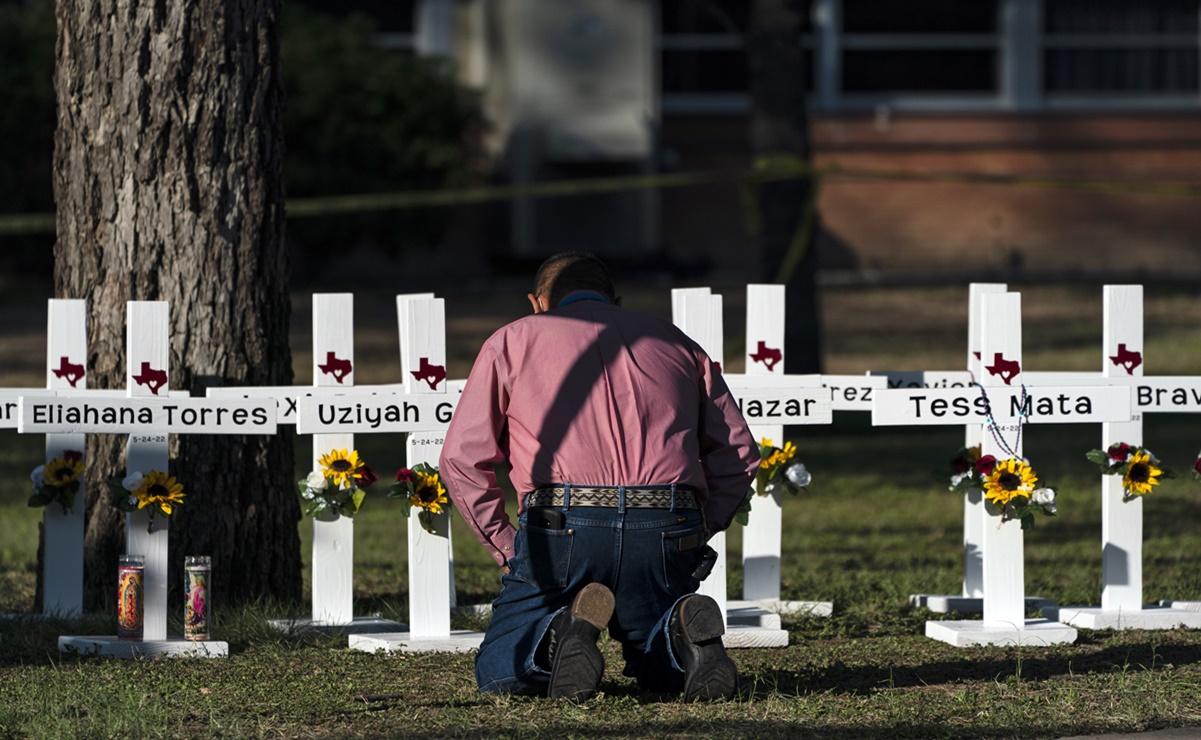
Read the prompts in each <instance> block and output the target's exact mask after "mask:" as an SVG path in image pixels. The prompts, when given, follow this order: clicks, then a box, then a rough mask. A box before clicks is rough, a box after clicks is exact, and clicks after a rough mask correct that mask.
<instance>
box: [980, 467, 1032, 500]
mask: <svg viewBox="0 0 1201 740" xmlns="http://www.w3.org/2000/svg"><path fill="white" fill-rule="evenodd" d="M1037 482H1038V476H1036V475H1035V474H1034V469H1033V468H1031V467H1030V465H1029V463H1026V462H1024V461H1022V460H1015V459H1013V458H1012V457H1011V458H1009V459H1008V460H1002V461H1001V462H999V463H997V465H996V467H994V468H993V469H992V472H991V473H989V474H988V477H987V478H985V479H984V497H985V498H986V499H988V500H989V501H991V502H992V503H993V504H995V505H997V506H1002V507H1003V506H1005V505H1006V504H1008V503H1009V502H1010V501H1012V500H1013V497H1014V496H1026V497H1027V498H1029V497H1030V493H1031V491H1033V490H1034V484H1035V483H1037Z"/></svg>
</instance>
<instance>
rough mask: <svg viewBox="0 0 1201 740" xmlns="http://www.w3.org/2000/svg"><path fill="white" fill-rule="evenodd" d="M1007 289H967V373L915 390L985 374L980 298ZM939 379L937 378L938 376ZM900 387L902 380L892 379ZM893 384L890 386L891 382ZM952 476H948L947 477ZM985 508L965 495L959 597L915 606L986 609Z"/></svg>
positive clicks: (1034, 603) (972, 428)
mask: <svg viewBox="0 0 1201 740" xmlns="http://www.w3.org/2000/svg"><path fill="white" fill-rule="evenodd" d="M1007 289H1008V286H1006V285H1005V284H1004V283H971V284H970V285H969V286H968V337H967V371H966V372H965V373H959V372H955V373H951V374H946V373H931V374H929V375H930V377H928V378H927V377H922V378H921V379H920V381H919V379H917V378H909V379H907V382H909V383H915V387H917V386H919V385H921V384H924V383H932V384H935V385H938V384H949V385H956V386H961V387H966V386H969V385H971V384H973V383H975V382H976V381H977V380H978V379H979V378H980V377H981V376H982V375H983V373H984V364H983V363H982V362H981V359H980V358H981V356H982V355H981V347H980V337H981V334H982V329H983V327H982V317H981V299H982V297H983V296H985V295H993V294H997V293H1004V292H1006V290H1007ZM936 376H937V377H936ZM890 381H891V382H895V383H897V384H898V385H899V384H900V383H901V382H902V380H901V377H900V376H899V375H898V376H897V377H894V378H890ZM890 384H891V383H890ZM963 437H964V439H963V444H964V447H969V448H970V447H974V446H976V445H978V444H980V443H981V441H982V440H981V427H980V425H979V424H967V425H965V426H964V435H963ZM949 477H950V476H949V475H948V478H949ZM983 506H984V494H983V492H982V491H981V490H980V489H978V488H972V489H969V490H968V491H967V492H966V493H964V495H963V588H962V591H961V593H959V594H955V595H952V594H911V595H910V597H909V604H910V605H911V606H914V607H924V608H926V609H929V610H930V611H932V612H936V613H946V612H959V613H961V614H972V613H975V614H979V613H981V612H982V611H983V610H984V558H983V557H982V549H981V544H980V543H981V539H982V537H983V532H982V529H981V528H982V526H983V523H984V518H983V517H982V516H981V509H982V508H983ZM1051 603H1053V602H1051V601H1049V600H1047V599H1040V598H1037V597H1034V598H1030V597H1028V598H1027V599H1026V606H1027V608H1028V609H1029V608H1038V607H1041V606H1046V605H1050V604H1051Z"/></svg>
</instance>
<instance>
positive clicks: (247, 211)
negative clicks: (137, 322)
mask: <svg viewBox="0 0 1201 740" xmlns="http://www.w3.org/2000/svg"><path fill="white" fill-rule="evenodd" d="M280 13H281V0H242V1H241V2H229V1H227V2H212V1H209V2H196V0H182V1H179V2H143V3H130V2H127V1H126V0H90V1H85V0H58V2H57V6H56V17H57V21H58V39H57V66H56V70H55V80H54V83H55V91H56V97H57V104H58V128H57V133H56V138H55V153H54V189H55V199H56V202H57V208H58V219H57V241H56V244H55V249H54V256H55V270H54V279H55V294H56V295H58V296H60V297H67V298H86V299H87V300H88V310H89V316H88V322H89V323H88V343H89V345H88V346H89V357H88V373H89V375H90V376H91V380H90V382H89V387H92V388H124V386H125V315H126V311H125V303H126V301H129V300H162V301H168V302H169V303H170V315H171V320H170V325H171V336H170V346H171V360H170V362H171V366H170V388H172V389H184V390H187V391H190V392H191V393H192V395H196V396H201V395H204V393H205V389H206V388H208V387H212V386H221V385H238V386H242V385H281V384H283V385H287V384H290V383H291V382H292V358H291V352H290V350H289V347H288V322H289V320H290V317H291V306H290V302H289V294H288V282H289V263H288V256H287V251H286V248H285V245H284V239H283V232H284V185H283V133H282V124H281V118H282V103H283V88H282V82H281V76H280V68H279V39H280V27H279V22H280ZM125 443H126V437H125V436H123V435H90V436H89V438H88V445H87V452H86V458H85V462H86V464H87V468H88V472H87V525H86V535H85V551H86V565H85V576H84V578H85V596H84V603H85V608H87V609H89V610H96V609H103V608H111V602H112V594H113V592H114V588H115V584H116V566H117V556H118V555H119V554H120V553H121V552H122V551H123V547H124V536H125V535H124V517H123V516H122V515H121V513H120V512H119V511H118V510H117V509H115V508H114V507H113V506H112V505H111V503H110V501H109V494H108V490H107V487H106V485H105V481H106V479H108V478H111V477H117V476H121V475H123V474H124V450H125ZM292 444H293V436H292V434H291V433H287V434H280V435H277V436H275V437H265V436H246V437H227V436H199V435H192V436H182V435H177V436H173V437H172V440H171V447H170V449H171V472H172V474H174V475H175V476H176V477H177V478H178V479H179V480H180V482H181V483H183V485H184V490H185V493H186V494H187V505H186V506H183V507H181V508H179V509H177V510H176V512H175V513H174V514H172V516H171V518H170V567H171V574H170V575H171V578H172V581H171V582H172V584H173V585H172V587H171V588H172V591H173V592H177V591H178V582H179V576H180V574H181V573H182V570H183V566H182V561H183V556H184V555H192V554H196V555H200V554H208V555H212V556H213V584H212V585H213V595H214V598H215V599H216V601H217V603H218V604H226V603H230V602H231V601H242V600H248V599H253V598H256V597H259V596H275V597H279V598H282V599H299V598H300V595H301V594H300V591H301V579H300V568H301V559H300V542H299V533H298V528H297V523H298V521H299V518H300V509H299V506H298V504H297V500H296V492H295V483H294V481H293V477H294V473H293V468H294V460H293V458H294V454H293V447H292Z"/></svg>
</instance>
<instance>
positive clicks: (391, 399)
mask: <svg viewBox="0 0 1201 740" xmlns="http://www.w3.org/2000/svg"><path fill="white" fill-rule="evenodd" d="M396 307H397V319H398V323H399V324H400V336H401V352H400V354H401V366H402V371H403V375H404V378H405V386H406V388H405V389H403V390H400V391H399V392H397V393H395V394H377V395H361V396H360V395H345V396H329V397H327V396H314V397H311V398H302V399H299V402H298V415H297V431H298V432H300V433H301V434H306V433H312V432H315V431H318V430H327V431H332V432H335V433H338V432H343V431H345V432H349V431H350V430H357V431H359V432H361V433H375V432H405V433H408V442H407V457H406V465H407V466H408V467H412V466H414V465H417V464H419V463H422V462H425V463H434V464H436V463H437V461H438V457H439V455H440V454H441V450H442V443H443V439H444V436H445V431H446V427H447V425H448V424H449V423H450V419H451V416H452V415H453V413H454V408H455V405H456V404H457V403H458V396H459V393H461V391H462V383H461V382H455V381H449V380H447V377H446V330H445V327H446V317H445V313H446V309H445V302H444V301H443V299H441V298H434V297H432V296H428V295H418V296H412V295H407V296H397V299H396ZM399 516H400V513H399V512H397V517H399ZM435 521H436V522H437V526H439V527H441V529H439V531H438V532H437V533H436V534H433V533H430V532H426V531H425V530H424V529H423V528H422V527H421V525H420V522H419V520H418V517H417V511H416V510H414V511H412V512H411V514H410V517H409V526H408V550H409V624H408V627H407V629H406V628H405V627H404V625H399V628H398V629H394V630H390V631H377V630H372V631H371V632H370V633H366V632H358V631H357V630H353V629H351V630H348V632H349V638H348V639H349V645H350V647H351V648H354V649H357V650H364V651H367V652H374V651H376V650H387V651H401V652H417V651H429V652H462V651H467V650H472V649H475V648H477V647H479V644H480V643H481V642H482V641H483V637H484V636H483V633H482V632H472V631H466V630H463V631H455V632H452V631H451V629H450V612H451V608H452V606H453V602H454V583H453V570H452V568H453V560H452V550H451V540H450V529H449V517H441V518H440V519H438V520H435Z"/></svg>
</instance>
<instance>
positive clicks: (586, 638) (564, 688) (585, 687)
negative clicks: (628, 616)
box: [547, 583, 613, 702]
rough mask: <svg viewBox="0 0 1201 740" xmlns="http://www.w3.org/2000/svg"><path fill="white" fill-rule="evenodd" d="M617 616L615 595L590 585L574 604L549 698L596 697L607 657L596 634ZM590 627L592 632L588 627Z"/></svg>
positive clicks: (556, 662) (549, 690)
mask: <svg viewBox="0 0 1201 740" xmlns="http://www.w3.org/2000/svg"><path fill="white" fill-rule="evenodd" d="M612 616H613V592H612V591H610V590H609V589H607V588H605V587H604V586H602V585H601V584H599V583H590V584H588V585H587V586H585V587H584V588H583V589H581V590H580V592H579V593H578V594H576V597H575V600H574V601H573V602H572V604H571V617H572V625H571V627H569V628H568V630H567V634H566V635H564V636H563V639H562V641H561V642H560V643H559V648H558V650H557V651H556V653H555V665H554V667H553V668H552V670H551V678H550V686H549V687H548V689H547V695H548V696H549V697H550V698H551V699H567V700H568V701H575V702H582V701H587V700H588V699H591V698H592V697H593V696H594V695H595V694H596V687H597V686H599V685H600V680H601V677H602V676H603V675H604V673H605V658H604V656H602V655H601V653H600V650H599V649H598V648H597V646H596V632H597V631H600V630H602V629H604V628H605V627H607V626H608V625H609V618H610V617H612ZM584 623H587V625H590V626H591V628H592V629H589V628H588V627H585V626H584Z"/></svg>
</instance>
